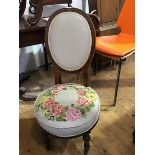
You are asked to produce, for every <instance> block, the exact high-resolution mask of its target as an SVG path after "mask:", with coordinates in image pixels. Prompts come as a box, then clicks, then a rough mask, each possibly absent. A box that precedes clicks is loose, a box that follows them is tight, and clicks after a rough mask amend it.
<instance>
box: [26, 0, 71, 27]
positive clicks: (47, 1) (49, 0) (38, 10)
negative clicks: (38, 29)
mask: <svg viewBox="0 0 155 155" xmlns="http://www.w3.org/2000/svg"><path fill="white" fill-rule="evenodd" d="M65 3H66V4H68V7H71V3H72V0H29V4H30V6H29V12H30V13H31V14H32V15H33V16H29V17H28V19H27V22H28V23H29V24H30V25H36V24H37V23H38V22H39V20H40V18H41V15H42V11H43V6H45V5H53V4H65Z"/></svg>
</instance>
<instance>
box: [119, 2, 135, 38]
mask: <svg viewBox="0 0 155 155" xmlns="http://www.w3.org/2000/svg"><path fill="white" fill-rule="evenodd" d="M117 26H119V27H121V32H123V33H127V34H131V35H134V34H135V0H125V3H124V5H123V8H122V10H121V12H120V15H119V18H118V20H117Z"/></svg>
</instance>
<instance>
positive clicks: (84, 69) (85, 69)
mask: <svg viewBox="0 0 155 155" xmlns="http://www.w3.org/2000/svg"><path fill="white" fill-rule="evenodd" d="M64 12H75V13H78V14H80V15H82V16H83V17H84V18H85V20H86V21H87V23H88V25H89V28H90V31H91V36H92V44H91V49H90V54H89V58H88V59H87V61H86V62H85V64H84V65H83V66H82V67H81V68H79V69H76V70H67V69H64V68H62V67H60V66H59V64H58V63H57V62H56V61H55V60H54V58H53V56H52V54H51V51H50V47H49V43H48V34H49V27H50V24H51V22H52V21H53V19H54V18H55V17H56V16H57V15H58V14H61V13H64ZM95 38H96V33H95V28H94V25H93V23H92V21H91V19H90V18H89V16H88V15H87V14H85V13H84V12H83V11H81V10H79V9H77V8H63V9H60V10H58V11H56V12H54V13H53V14H52V15H51V17H50V18H49V20H48V23H47V26H46V30H45V47H46V50H47V54H48V56H49V58H50V59H51V61H52V63H53V67H54V75H55V84H61V83H62V82H61V71H63V72H66V73H77V72H82V75H83V79H84V80H83V83H84V86H88V66H89V64H90V63H91V61H92V59H93V56H94V53H95V41H96V40H95ZM60 46H61V45H60ZM62 52H63V51H62ZM96 123H97V122H96ZM96 123H95V125H96ZM95 125H94V126H93V127H92V128H91V129H89V130H88V131H86V132H85V133H83V134H80V135H76V136H72V137H65V138H67V139H70V138H75V137H79V136H83V141H84V155H87V154H88V151H89V147H90V144H89V141H90V135H89V134H90V133H91V130H92V129H93V128H94V127H95ZM43 131H44V134H45V144H46V148H47V149H49V139H48V137H49V133H47V132H46V131H45V130H43ZM59 138H64V137H59Z"/></svg>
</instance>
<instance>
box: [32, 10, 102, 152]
mask: <svg viewBox="0 0 155 155" xmlns="http://www.w3.org/2000/svg"><path fill="white" fill-rule="evenodd" d="M95 38H96V35H95V29H94V26H93V23H92V22H91V20H90V18H89V16H88V15H86V14H85V13H84V12H83V11H81V10H79V9H77V8H63V9H60V10H58V11H56V12H54V13H53V14H52V15H51V16H50V18H49V20H48V23H47V26H46V31H45V45H46V49H47V53H48V56H49V58H50V59H51V61H52V62H53V65H54V69H55V78H56V85H54V86H51V87H50V88H48V89H46V90H44V91H43V92H42V93H41V94H40V95H39V96H38V98H37V99H36V101H35V104H34V113H35V116H36V119H37V121H38V123H39V124H40V126H41V127H42V128H43V129H44V131H45V133H46V135H47V137H48V136H49V134H52V135H55V136H57V137H61V138H62V137H63V138H75V137H78V136H83V141H84V155H87V153H88V150H89V141H90V135H89V134H90V132H91V130H92V129H93V128H94V127H95V125H96V123H97V121H98V118H99V113H100V100H99V97H98V95H97V93H96V91H95V90H93V89H92V88H90V87H87V85H88V82H87V78H88V73H87V70H88V66H89V64H90V62H91V60H92V58H93V56H94V53H95ZM60 71H63V72H67V73H76V72H82V73H83V74H82V75H83V76H84V86H82V85H79V84H74V83H64V84H61V80H60V78H59V75H60ZM46 148H48V149H49V140H48V138H47V140H46ZM58 149H59V148H58Z"/></svg>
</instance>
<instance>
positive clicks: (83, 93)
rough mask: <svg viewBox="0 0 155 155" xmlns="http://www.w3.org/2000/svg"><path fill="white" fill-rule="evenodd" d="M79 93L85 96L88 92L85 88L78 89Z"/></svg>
mask: <svg viewBox="0 0 155 155" xmlns="http://www.w3.org/2000/svg"><path fill="white" fill-rule="evenodd" d="M77 93H78V95H80V96H84V95H85V94H86V91H84V90H83V89H80V90H78V92H77Z"/></svg>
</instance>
